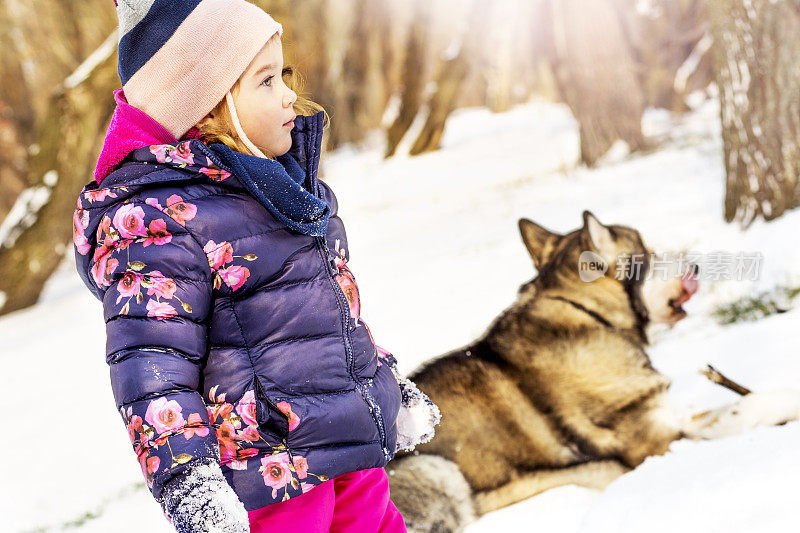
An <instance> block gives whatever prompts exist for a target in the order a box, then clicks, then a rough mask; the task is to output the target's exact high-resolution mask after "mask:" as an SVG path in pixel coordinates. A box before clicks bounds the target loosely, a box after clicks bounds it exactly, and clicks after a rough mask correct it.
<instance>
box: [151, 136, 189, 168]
mask: <svg viewBox="0 0 800 533" xmlns="http://www.w3.org/2000/svg"><path fill="white" fill-rule="evenodd" d="M150 152H151V153H152V154H153V155H155V156H156V161H158V162H159V163H175V164H177V165H180V166H181V167H187V166H190V165H194V154H192V152H191V150H190V149H189V141H183V142H181V143H178V144H176V145H171V144H160V145H154V146H151V147H150Z"/></svg>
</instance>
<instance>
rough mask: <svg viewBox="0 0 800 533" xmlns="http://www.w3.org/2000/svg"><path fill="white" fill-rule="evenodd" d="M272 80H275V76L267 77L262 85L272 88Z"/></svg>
mask: <svg viewBox="0 0 800 533" xmlns="http://www.w3.org/2000/svg"><path fill="white" fill-rule="evenodd" d="M272 78H274V76H267V77H266V78H265V79H264V81H262V82H261V85H263V86H265V87H272Z"/></svg>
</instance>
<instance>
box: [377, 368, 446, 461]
mask: <svg viewBox="0 0 800 533" xmlns="http://www.w3.org/2000/svg"><path fill="white" fill-rule="evenodd" d="M384 360H385V361H386V362H388V363H389V368H391V370H392V374H394V378H395V379H396V380H397V384H398V385H400V394H401V395H402V396H401V397H402V403H401V405H400V412H398V413H397V446H396V450H395V451H401V450H404V451H411V450H413V449H414V447H415V446H416V445H417V444H424V443H426V442H428V441H430V440H431V439H432V438H433V436H434V434H435V433H436V431H435V429H434V428H435V426H436V425H437V424H438V423H439V421H440V420H441V419H442V414H441V413H440V412H439V408H438V407H437V406H436V404H434V403H433V402H432V401H431V399H430V398H428V395H427V394H425V393H424V392H422V391H421V390H419V389H418V388H417V386H416V385H415V384H414V383H413V382H412V381H411V380H410V379H408V378H407V377H405V376H403V375H402V374H400V371H399V370H398V369H397V360H396V359H395V358H394V357H393V356H392V355H391V354H385V359H384Z"/></svg>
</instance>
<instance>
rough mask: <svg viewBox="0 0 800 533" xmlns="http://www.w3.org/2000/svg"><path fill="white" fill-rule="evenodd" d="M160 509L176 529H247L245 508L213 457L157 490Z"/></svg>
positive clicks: (195, 532)
mask: <svg viewBox="0 0 800 533" xmlns="http://www.w3.org/2000/svg"><path fill="white" fill-rule="evenodd" d="M161 505H162V507H163V509H164V513H165V514H166V515H167V517H168V518H169V519H170V520H171V521H172V525H173V526H174V527H175V530H176V531H177V532H178V533H249V532H250V521H249V519H248V517H247V511H246V510H245V508H244V505H242V502H240V501H239V498H238V497H237V496H236V493H235V492H234V491H233V489H232V488H231V486H230V485H229V484H228V482H227V481H226V480H225V478H224V477H223V475H222V469H221V468H220V466H219V464H218V463H217V462H215V461H203V460H199V461H197V462H196V463H195V464H194V465H192V466H190V467H189V468H188V469H187V470H186V471H184V472H182V473H181V474H179V475H178V476H176V477H175V478H173V479H172V480H170V481H169V482H168V483H167V484H166V485H165V486H164V490H163V491H162V493H161Z"/></svg>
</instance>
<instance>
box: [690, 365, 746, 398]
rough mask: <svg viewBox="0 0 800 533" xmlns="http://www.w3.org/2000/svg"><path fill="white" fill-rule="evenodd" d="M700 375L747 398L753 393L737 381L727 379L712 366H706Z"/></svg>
mask: <svg viewBox="0 0 800 533" xmlns="http://www.w3.org/2000/svg"><path fill="white" fill-rule="evenodd" d="M700 373H701V374H703V375H704V376H705V377H707V378H708V379H710V380H711V381H713V382H714V383H716V384H717V385H722V386H723V387H725V388H726V389H728V390H732V391H733V392H735V393H736V394H740V395H742V396H747V395H748V394H750V392H752V391H751V390H750V389H748V388H747V387H742V386H741V385H739V384H738V383H736V382H735V381H732V380H730V379H728V378H726V377H725V376H723V375H722V373H721V372H720V371H719V370H717V369H716V368H714V367H713V366H711V365H706V368H705V369H703V370H700Z"/></svg>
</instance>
